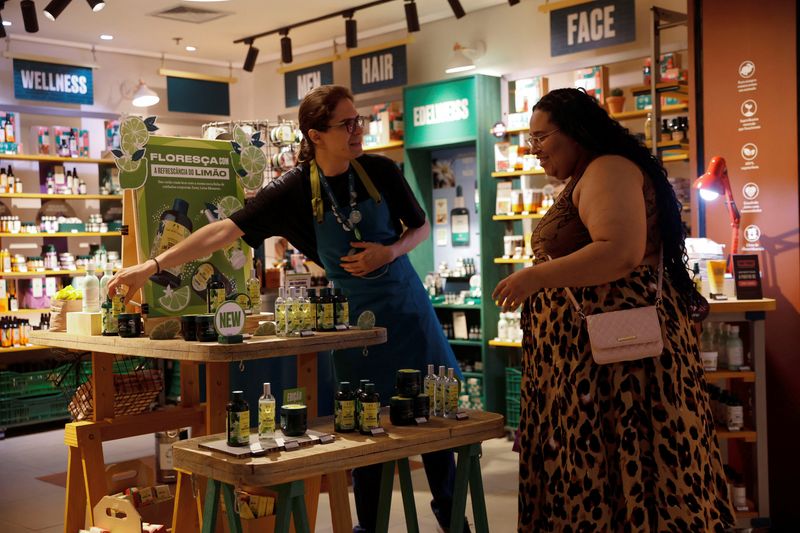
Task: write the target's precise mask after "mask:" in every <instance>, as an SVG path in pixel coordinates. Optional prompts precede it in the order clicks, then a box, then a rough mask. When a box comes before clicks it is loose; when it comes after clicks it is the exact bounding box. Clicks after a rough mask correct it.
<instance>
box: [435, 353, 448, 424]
mask: <svg viewBox="0 0 800 533" xmlns="http://www.w3.org/2000/svg"><path fill="white" fill-rule="evenodd" d="M444 371H445V367H444V365H440V366H439V375H438V376H437V377H436V394H435V398H434V402H433V414H434V415H435V416H444V403H445V397H446V394H447V390H446V388H445V385H447V377H446V376H445V374H444Z"/></svg>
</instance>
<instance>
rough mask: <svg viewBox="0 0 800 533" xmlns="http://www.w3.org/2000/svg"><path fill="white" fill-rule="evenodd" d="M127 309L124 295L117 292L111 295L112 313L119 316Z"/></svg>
mask: <svg viewBox="0 0 800 533" xmlns="http://www.w3.org/2000/svg"><path fill="white" fill-rule="evenodd" d="M124 311H125V302H124V301H123V300H122V295H120V294H115V295H114V296H112V297H111V314H112V315H114V316H117V315H118V314H120V313H123V312H124Z"/></svg>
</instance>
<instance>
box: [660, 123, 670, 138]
mask: <svg viewBox="0 0 800 533" xmlns="http://www.w3.org/2000/svg"><path fill="white" fill-rule="evenodd" d="M671 140H672V131H671V130H670V129H669V121H668V120H667V119H662V120H661V141H662V142H669V141H671Z"/></svg>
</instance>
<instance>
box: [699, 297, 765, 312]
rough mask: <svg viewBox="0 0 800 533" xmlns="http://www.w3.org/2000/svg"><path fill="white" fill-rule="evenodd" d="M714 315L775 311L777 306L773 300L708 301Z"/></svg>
mask: <svg viewBox="0 0 800 533" xmlns="http://www.w3.org/2000/svg"><path fill="white" fill-rule="evenodd" d="M708 303H709V304H710V305H711V312H712V313H747V312H750V311H774V310H775V307H776V304H775V300H773V299H772V298H761V299H760V300H736V299H733V298H732V299H730V300H711V299H709V300H708Z"/></svg>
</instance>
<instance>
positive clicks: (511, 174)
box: [492, 169, 545, 178]
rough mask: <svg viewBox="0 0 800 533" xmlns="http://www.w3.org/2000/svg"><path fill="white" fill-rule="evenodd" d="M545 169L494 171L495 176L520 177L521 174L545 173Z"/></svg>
mask: <svg viewBox="0 0 800 533" xmlns="http://www.w3.org/2000/svg"><path fill="white" fill-rule="evenodd" d="M544 173H545V172H544V170H542V169H539V170H514V171H511V172H492V177H493V178H518V177H520V176H532V175H534V174H544Z"/></svg>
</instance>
